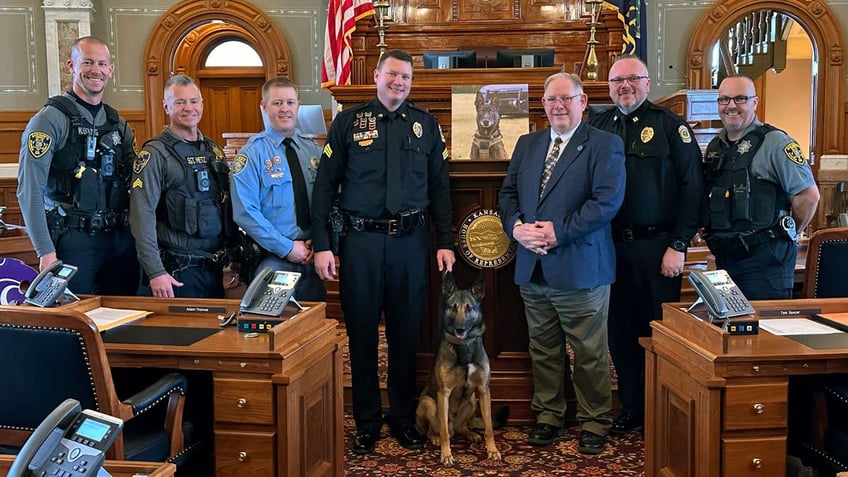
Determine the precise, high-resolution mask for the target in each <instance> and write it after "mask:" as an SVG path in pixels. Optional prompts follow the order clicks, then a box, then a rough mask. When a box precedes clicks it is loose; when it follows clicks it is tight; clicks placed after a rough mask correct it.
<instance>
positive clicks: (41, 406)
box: [0, 306, 187, 462]
mask: <svg viewBox="0 0 848 477" xmlns="http://www.w3.org/2000/svg"><path fill="white" fill-rule="evenodd" d="M0 363H2V364H0V382H2V383H3V387H4V389H6V391H4V392H3V397H2V399H0V446H1V447H2V449H3V450H4V451H5V453H14V452H17V450H18V449H20V447H22V446H23V444H24V442H26V439H27V438H28V437H29V436H30V434H31V433H32V431H33V430H35V428H36V427H37V426H38V424H39V423H40V422H41V421H42V420H43V419H44V418H45V417H46V416H47V415H48V414H49V413H50V411H52V410H53V409H54V408H55V407H56V406H57V405H59V403H61V402H62V401H64V400H65V399H66V398H74V399H76V400H78V401H79V402H80V403H81V405H82V407H83V408H84V409H95V410H97V411H100V412H103V413H105V414H109V415H112V416H115V417H118V418H120V419H123V420H124V422H125V424H124V429H123V431H122V432H121V435H120V436H118V438H117V439H116V440H115V442H114V443H113V444H112V447H111V448H110V449H109V451H108V452H107V454H106V458H107V459H119V460H145V461H158V462H164V461H166V460H167V461H175V460H179V459H181V458H182V457H184V437H183V409H184V405H185V392H186V389H187V381H186V378H185V377H184V376H182V375H180V374H177V373H171V374H168V375H166V376H164V377H162V378H161V379H159V380H158V381H156V382H155V383H153V384H152V385H151V386H148V387H147V388H145V389H144V390H143V391H141V392H139V393H136V394H135V395H133V396H132V397H130V398H128V399H125V400H123V401H120V400H119V399H118V396H117V395H116V392H115V386H114V383H113V381H112V373H111V370H110V368H109V360H108V359H107V357H106V350H105V348H104V345H103V341H102V339H101V338H100V333H99V332H98V331H97V328H96V326H95V325H94V323H93V322H92V321H91V320H90V319H88V317H86V316H85V315H80V314H76V313H73V312H68V313H66V314H60V315H57V314H55V313H45V312H44V311H43V310H41V309H38V308H35V307H28V306H18V307H10V306H4V307H0ZM160 405H164V406H166V407H167V408H166V409H164V411H165V412H164V414H165V416H166V417H165V419H164V422H162V423H160V424H157V425H155V426H154V427H152V428H151V426H149V425H148V424H149V423H147V422H142V421H144V420H142V421H139V422H138V423H137V422H136V421H134V420H133V419H134V418H136V417H137V416H139V415H141V414H143V413H146V412H147V411H149V410H151V409H156V408H161V406H160ZM154 415H155V413H151V415H150V417H154ZM146 417H147V416H146Z"/></svg>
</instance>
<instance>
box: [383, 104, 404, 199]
mask: <svg viewBox="0 0 848 477" xmlns="http://www.w3.org/2000/svg"><path fill="white" fill-rule="evenodd" d="M387 116H388V124H387V125H386V136H387V137H386V209H387V210H388V211H389V212H391V213H392V214H396V213H397V212H398V210H400V204H401V191H400V186H401V183H400V155H399V154H400V150H401V145H402V144H403V136H402V135H401V134H399V133H398V131H394V130H393V129H396V128H395V127H393V126H396V125H395V124H394V123H395V121H396V120H397V113H396V112H394V111H393V112H390V113H388V115H387Z"/></svg>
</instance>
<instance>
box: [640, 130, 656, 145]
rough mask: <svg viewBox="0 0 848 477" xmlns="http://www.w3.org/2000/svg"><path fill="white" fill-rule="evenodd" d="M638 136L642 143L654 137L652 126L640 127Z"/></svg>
mask: <svg viewBox="0 0 848 477" xmlns="http://www.w3.org/2000/svg"><path fill="white" fill-rule="evenodd" d="M639 138H640V139H642V142H643V143H645V142H648V141H650V140H651V139H653V138H654V128H652V127H651V126H645V127H644V129H642V133H641V134H639Z"/></svg>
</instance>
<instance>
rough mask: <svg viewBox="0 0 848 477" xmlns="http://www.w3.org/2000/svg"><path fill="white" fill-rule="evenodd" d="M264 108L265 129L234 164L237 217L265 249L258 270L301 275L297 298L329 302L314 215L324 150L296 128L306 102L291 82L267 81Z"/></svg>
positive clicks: (233, 178)
mask: <svg viewBox="0 0 848 477" xmlns="http://www.w3.org/2000/svg"><path fill="white" fill-rule="evenodd" d="M260 106H261V108H262V114H263V116H264V118H265V130H264V131H262V132H261V133H259V134H257V135H256V136H253V137H251V138H250V139H249V140H248V141H247V144H245V145H244V147H242V148H241V149H240V150H239V153H238V154H237V155H236V156H235V158H234V159H233V168H232V177H231V179H230V180H231V181H232V182H231V184H232V191H233V215H234V218H235V221H236V223H237V224H238V225H239V226H240V227H241V228H242V230H244V232H245V233H247V235H248V236H250V237H251V238H253V239H254V240H255V241H256V242H257V243H258V244H259V245H260V246H261V247H262V249H263V258H262V261H261V262H259V264H258V266H257V269H262V268H263V267H265V266H271V268H272V269H274V270H288V271H294V272H300V274H301V275H300V280H299V281H298V283H297V288H296V289H295V290H294V292H293V296H295V297H296V298H297V299H299V300H309V301H325V300H326V299H327V291H326V288H325V286H324V282H323V281H322V280H321V279H320V278H318V275H316V274H315V267H313V266H312V257H313V254H312V240H311V239H310V232H311V229H312V226H311V223H312V219H311V217H310V211H309V197H310V196H311V193H312V184H313V183H314V182H315V175H316V173H317V172H318V159H319V158H320V157H321V147H320V146H318V145H317V144H315V143H314V142H313V141H312V140H311V139H309V138H307V137H304V136H302V135H300V134H299V132H298V131H297V130H296V129H295V128H296V125H297V110H298V108H299V107H300V100H299V99H298V91H297V86H296V85H295V84H294V83H293V82H291V81H290V80H289V79H288V78H284V77H282V76H277V77H275V78H271V79H270V80H268V81H267V82H265V85H263V86H262V103H261V105H260ZM301 201H302V202H301ZM242 278H244V279H246V280H249V279H250V278H251V277H248V276H244V275H243V274H242Z"/></svg>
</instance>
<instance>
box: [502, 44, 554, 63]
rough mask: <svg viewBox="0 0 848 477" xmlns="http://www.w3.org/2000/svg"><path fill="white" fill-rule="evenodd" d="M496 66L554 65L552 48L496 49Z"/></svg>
mask: <svg viewBox="0 0 848 477" xmlns="http://www.w3.org/2000/svg"><path fill="white" fill-rule="evenodd" d="M496 65H497V67H498V68H538V67H540V66H553V65H554V50H553V49H552V48H538V49H533V50H498V56H497V60H496Z"/></svg>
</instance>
